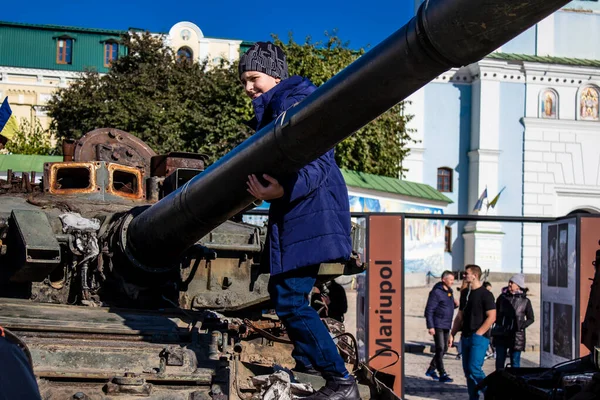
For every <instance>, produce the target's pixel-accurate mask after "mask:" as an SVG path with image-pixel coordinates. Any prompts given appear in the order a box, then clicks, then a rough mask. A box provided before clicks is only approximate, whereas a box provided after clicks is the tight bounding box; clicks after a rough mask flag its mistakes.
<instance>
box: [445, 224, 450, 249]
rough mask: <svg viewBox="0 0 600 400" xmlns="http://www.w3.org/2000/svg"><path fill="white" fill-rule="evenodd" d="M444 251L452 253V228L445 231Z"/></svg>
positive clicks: (446, 228) (447, 227)
mask: <svg viewBox="0 0 600 400" xmlns="http://www.w3.org/2000/svg"><path fill="white" fill-rule="evenodd" d="M444 251H446V253H452V228H451V227H449V226H446V227H445V230H444Z"/></svg>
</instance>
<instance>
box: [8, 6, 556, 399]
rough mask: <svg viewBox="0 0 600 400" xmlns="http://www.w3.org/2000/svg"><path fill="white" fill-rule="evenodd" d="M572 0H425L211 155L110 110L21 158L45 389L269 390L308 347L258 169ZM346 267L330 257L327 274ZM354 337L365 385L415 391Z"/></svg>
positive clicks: (31, 348) (280, 165)
mask: <svg viewBox="0 0 600 400" xmlns="http://www.w3.org/2000/svg"><path fill="white" fill-rule="evenodd" d="M474 3H476V4H474ZM566 3H567V1H566V0H543V1H542V0H531V1H528V0H524V1H520V2H505V1H501V0H489V1H484V2H473V1H472V0H451V1H450V0H436V1H425V2H424V3H423V4H422V6H421V7H420V8H419V11H418V13H417V15H416V16H415V17H414V18H413V19H411V20H410V21H409V22H408V23H407V24H406V25H405V26H404V27H402V28H401V29H399V30H398V31H397V32H395V33H394V34H392V35H391V36H390V37H388V38H387V39H386V40H384V41H383V42H382V43H381V44H379V45H378V46H376V47H375V48H373V49H372V50H371V51H369V52H368V53H366V54H365V55H363V56H362V57H360V58H359V59H358V60H357V61H355V62H354V63H353V64H351V65H350V66H348V67H347V68H346V69H344V70H343V71H341V72H340V73H339V74H337V75H336V76H335V77H333V78H332V79H331V80H329V81H328V82H327V83H325V84H324V85H323V86H321V87H320V88H319V89H317V90H316V91H315V92H314V93H313V94H311V95H310V96H309V97H307V98H306V99H305V100H304V101H302V102H301V103H300V104H297V105H296V106H294V107H292V108H291V109H289V110H288V111H287V112H285V113H283V114H282V115H280V116H279V117H278V118H277V119H276V120H275V121H273V122H272V123H271V124H269V125H268V126H266V127H265V128H263V129H262V130H260V131H259V132H257V133H256V134H254V135H253V136H252V137H251V138H250V139H248V140H247V141H245V142H244V143H242V144H241V145H239V146H238V147H237V148H235V149H234V150H233V151H231V152H230V153H229V154H227V155H226V156H225V157H223V158H222V159H220V160H219V161H217V162H216V163H215V164H213V165H211V166H210V167H208V168H205V162H206V158H205V157H203V156H201V155H191V154H184V153H170V154H166V155H156V154H154V152H153V151H152V149H150V148H149V147H148V146H147V145H145V144H144V143H143V142H141V141H140V140H138V139H137V138H135V137H134V136H132V135H130V134H128V133H127V132H123V131H120V130H118V129H113V128H104V129H99V130H95V131H92V132H89V133H88V134H86V135H85V136H84V137H82V138H81V139H80V140H79V141H77V142H71V143H67V144H66V147H65V152H64V153H65V160H64V162H57V163H48V164H46V165H45V166H44V176H43V180H42V184H41V185H40V186H39V187H38V186H36V185H35V184H33V181H34V179H30V177H29V176H23V180H21V181H20V180H19V179H17V178H14V177H12V176H10V175H11V174H9V181H8V182H7V183H5V184H4V185H2V187H3V188H4V189H5V190H7V193H3V194H1V197H0V238H1V240H2V243H1V247H0V249H1V251H0V296H1V297H0V325H1V326H3V327H5V328H7V329H8V330H10V331H11V332H12V333H14V334H16V336H17V337H18V338H20V341H22V343H23V344H22V345H23V347H24V348H26V351H27V352H28V354H30V356H31V360H32V363H33V366H34V371H35V373H36V375H37V376H38V378H39V386H40V392H41V394H42V396H43V398H46V399H65V398H74V399H107V398H123V399H126V398H129V397H131V398H144V397H145V398H151V399H195V400H198V399H237V398H251V397H253V398H260V393H259V392H257V391H256V389H255V387H254V386H253V385H252V384H251V382H250V381H249V380H248V378H249V377H251V376H255V375H261V374H265V373H270V372H273V369H272V365H273V364H280V365H284V366H285V365H286V360H287V362H289V361H290V357H289V354H290V352H291V347H290V345H289V343H288V342H287V340H286V337H285V330H284V328H283V327H282V326H281V324H280V322H279V321H278V320H277V318H276V317H274V316H273V315H272V314H270V313H268V308H269V304H268V294H267V291H266V285H267V282H268V274H266V273H265V272H264V270H265V268H264V266H261V265H260V263H259V260H260V252H261V250H262V241H261V237H262V235H263V233H264V232H263V230H262V229H261V228H260V227H257V226H252V225H248V224H244V223H241V222H240V217H239V216H240V214H241V213H243V212H244V211H245V210H248V209H249V208H252V207H253V206H254V204H255V203H254V202H255V199H253V198H252V197H251V196H250V194H249V193H248V192H247V191H246V180H247V176H248V175H249V174H260V173H274V172H275V171H276V172H277V174H278V175H281V174H285V173H293V172H295V171H297V170H298V169H299V168H301V167H302V166H303V165H305V164H307V163H308V162H310V161H312V160H314V159H315V158H317V157H319V156H320V155H322V154H324V153H325V152H326V151H328V150H329V149H331V148H333V147H334V146H335V144H337V143H338V142H339V141H341V140H343V139H344V138H346V137H348V136H349V135H351V134H352V133H353V132H355V131H356V130H357V129H359V128H360V127H362V126H364V125H365V124H366V123H368V122H369V121H371V120H373V119H374V118H376V117H377V116H378V115H380V114H382V113H383V112H385V111H386V110H388V109H389V108H391V107H392V106H394V105H395V104H397V103H398V102H400V101H402V100H404V99H405V98H406V97H407V96H409V95H410V94H411V93H413V92H415V91H416V90H418V89H419V88H421V87H422V86H424V85H425V84H427V83H428V82H429V81H431V80H432V79H434V78H435V77H437V76H438V75H440V74H441V73H443V72H444V71H446V70H448V69H450V68H453V67H459V66H463V65H468V64H471V63H473V62H476V61H478V60H479V59H481V58H482V57H484V56H485V55H487V54H488V53H490V52H491V51H493V50H494V49H496V48H498V47H500V46H501V45H502V44H503V43H505V42H507V41H508V40H510V39H512V38H513V37H515V36H516V35H518V34H519V33H521V32H523V31H525V30H526V29H528V28H529V27H530V26H532V25H533V24H535V23H536V22H538V21H540V20H541V19H543V18H544V17H546V16H547V15H549V14H550V13H552V12H553V11H555V10H556V9H558V8H560V7H561V6H563V5H565V4H566ZM13 186H16V187H18V189H17V191H19V190H21V191H23V192H24V193H14V191H11V190H10V188H11V187H13ZM345 268H346V267H345V266H344V265H341V264H339V265H322V268H321V272H322V277H323V279H330V278H332V277H335V276H337V275H340V274H342V273H344V269H345ZM330 327H331V329H332V333H333V334H336V333H338V332H340V331H343V328H340V327H337V328H335V327H333V326H330ZM335 329H338V331H336V330H335ZM344 343H345V344H344ZM340 347H341V351H342V353H343V354H344V356H345V357H346V359H347V361H349V362H350V364H354V365H353V366H351V367H352V369H353V371H354V372H355V374H356V375H357V376H358V378H359V380H360V381H361V382H362V383H366V384H367V386H362V388H361V390H362V392H361V393H362V396H363V398H365V399H366V398H373V399H397V398H399V396H400V395H401V394H400V393H393V392H392V391H391V390H390V389H389V388H388V387H387V386H385V385H384V384H382V383H381V382H380V381H379V380H378V379H377V376H382V375H375V374H374V373H373V372H374V371H372V370H371V369H370V368H369V366H368V363H365V364H361V363H359V362H358V360H357V359H356V356H355V355H354V354H355V352H356V348H355V344H353V342H352V341H351V340H350V341H348V342H343V341H340ZM302 379H304V377H303V378H302ZM302 379H301V380H302ZM315 384H316V385H318V384H319V382H316V383H315Z"/></svg>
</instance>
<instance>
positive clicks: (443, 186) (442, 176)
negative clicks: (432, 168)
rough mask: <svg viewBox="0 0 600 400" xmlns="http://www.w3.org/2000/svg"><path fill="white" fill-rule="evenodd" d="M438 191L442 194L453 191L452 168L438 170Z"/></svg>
mask: <svg viewBox="0 0 600 400" xmlns="http://www.w3.org/2000/svg"><path fill="white" fill-rule="evenodd" d="M437 190H439V191H440V192H451V191H452V170H451V169H450V168H447V167H442V168H438V172H437Z"/></svg>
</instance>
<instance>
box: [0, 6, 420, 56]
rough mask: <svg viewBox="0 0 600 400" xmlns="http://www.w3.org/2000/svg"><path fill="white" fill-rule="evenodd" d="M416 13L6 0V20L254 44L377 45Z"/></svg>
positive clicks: (406, 9) (0, 10) (1, 16)
mask: <svg viewBox="0 0 600 400" xmlns="http://www.w3.org/2000/svg"><path fill="white" fill-rule="evenodd" d="M412 14H413V0H396V1H392V0H373V1H369V2H367V1H360V2H359V1H354V0H346V1H341V0H329V1H327V0H300V1H297V0H296V1H294V0H292V1H260V0H259V1H240V0H231V1H226V0H225V1H218V0H217V1H194V0H191V1H156V0H146V1H143V0H121V1H115V0H107V1H103V2H99V1H93V2H92V1H83V0H79V1H77V0H57V1H48V0H28V1H25V2H24V1H5V2H3V4H2V6H1V7H0V21H10V22H25V23H33V24H50V25H69V26H79V27H86V28H106V29H120V30H125V29H127V28H129V27H135V28H143V29H146V30H150V31H151V32H168V30H169V28H170V27H171V26H173V25H174V24H175V23H177V22H180V21H190V22H193V23H195V24H196V25H198V26H199V27H200V29H201V30H202V31H203V33H204V35H205V36H208V37H218V38H227V39H242V40H250V41H258V40H268V39H270V37H271V36H270V35H271V33H276V34H278V35H279V37H281V38H282V39H284V38H285V39H287V36H288V32H290V31H292V32H293V33H294V38H295V39H296V41H303V40H304V38H305V37H306V36H307V35H310V36H312V37H313V39H314V40H321V39H323V38H324V35H323V32H325V31H332V30H333V29H335V28H337V29H338V34H339V36H340V38H342V39H343V40H345V41H350V47H352V48H359V47H365V46H367V45H371V46H374V45H376V44H378V43H379V42H381V41H382V40H383V39H385V38H386V37H387V36H389V35H390V34H392V33H393V32H394V31H396V30H397V29H398V28H400V27H402V25H404V24H405V23H406V22H407V21H408V20H409V19H410V17H411V16H412Z"/></svg>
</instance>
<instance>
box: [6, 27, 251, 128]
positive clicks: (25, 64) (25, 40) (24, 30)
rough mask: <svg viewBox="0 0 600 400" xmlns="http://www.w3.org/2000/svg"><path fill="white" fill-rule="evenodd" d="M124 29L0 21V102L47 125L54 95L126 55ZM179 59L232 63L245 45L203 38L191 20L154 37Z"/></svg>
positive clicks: (16, 112)
mask: <svg viewBox="0 0 600 400" xmlns="http://www.w3.org/2000/svg"><path fill="white" fill-rule="evenodd" d="M126 32H128V31H127V30H123V31H118V30H103V29H93V28H77V27H67V26H55V25H32V24H22V23H14V22H0V102H1V101H3V100H4V98H5V97H6V96H8V97H9V101H10V105H11V108H12V110H13V113H14V114H15V115H16V117H17V119H18V120H20V119H21V118H26V119H29V120H33V119H34V117H37V118H39V120H40V122H41V123H42V125H43V126H48V124H49V120H48V117H47V116H46V113H45V109H44V105H45V104H46V102H47V101H48V100H49V99H50V96H51V95H52V93H53V92H54V91H55V90H56V89H57V88H59V87H62V86H66V85H68V84H69V82H71V81H73V80H75V79H77V78H78V76H79V74H80V73H81V72H83V71H85V70H86V69H90V68H91V69H94V70H96V71H98V72H100V73H106V72H107V71H108V69H109V68H110V62H111V61H112V60H113V59H116V58H118V57H119V56H122V55H124V54H125V53H126V51H127V49H124V48H122V46H120V45H119V38H120V36H121V35H122V34H124V33H126ZM155 35H160V36H162V37H164V40H165V43H167V44H168V45H169V46H171V47H172V48H173V50H174V51H175V52H176V53H177V55H178V56H179V57H185V58H189V59H193V60H197V61H204V60H208V61H209V62H212V63H217V62H219V61H220V60H221V59H226V60H230V61H233V60H236V59H237V58H238V57H239V53H240V51H244V50H245V48H246V47H247V46H249V45H248V44H247V43H246V42H243V41H242V40H232V39H218V38H210V37H206V36H204V34H203V32H202V31H201V30H200V28H199V27H198V26H196V25H195V24H193V23H191V22H179V23H177V24H175V25H173V27H172V28H171V29H170V30H169V32H168V33H155Z"/></svg>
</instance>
